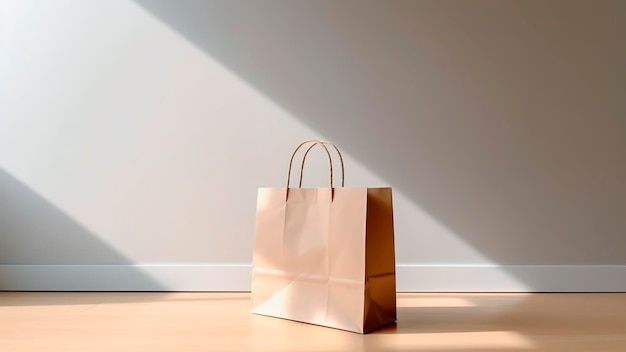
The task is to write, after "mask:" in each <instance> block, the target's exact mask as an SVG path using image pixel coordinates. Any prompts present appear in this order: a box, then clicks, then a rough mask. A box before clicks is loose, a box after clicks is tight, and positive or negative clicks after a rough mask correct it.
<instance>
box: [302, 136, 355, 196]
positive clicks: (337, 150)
mask: <svg viewBox="0 0 626 352" xmlns="http://www.w3.org/2000/svg"><path fill="white" fill-rule="evenodd" d="M318 144H321V145H322V146H323V147H325V145H330V146H332V147H333V148H335V151H336V152H337V155H338V156H339V163H340V164H341V187H345V186H346V177H345V175H346V171H345V168H344V164H343V156H342V155H341V152H340V151H339V148H337V146H336V145H335V143H332V142H329V141H320V140H318V141H317V143H315V144H312V145H310V146H309V147H308V148H307V149H306V151H305V152H304V156H303V157H302V164H301V165H300V181H299V182H298V188H302V177H303V175H304V162H305V161H306V157H307V155H309V152H310V151H311V149H313V147H315V146H316V145H318ZM331 177H332V176H331ZM331 188H332V185H331Z"/></svg>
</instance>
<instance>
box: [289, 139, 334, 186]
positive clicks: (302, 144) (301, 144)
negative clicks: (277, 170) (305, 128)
mask: <svg viewBox="0 0 626 352" xmlns="http://www.w3.org/2000/svg"><path fill="white" fill-rule="evenodd" d="M309 143H315V144H313V145H312V146H310V147H309V149H307V152H308V151H309V150H311V148H313V147H314V146H316V145H318V144H320V145H321V146H322V147H323V148H324V150H325V151H326V156H327V157H328V166H329V170H330V179H329V184H330V188H331V189H332V188H333V158H332V157H331V156H330V152H329V151H328V148H327V147H326V145H325V144H324V143H322V142H321V141H319V140H317V139H309V140H306V141H304V142H302V143H300V144H299V145H298V146H297V147H296V149H294V151H293V153H291V159H289V169H288V170H287V192H289V182H290V181H291V168H292V166H293V159H294V158H295V156H296V153H298V150H300V148H302V146H304V145H305V144H309ZM303 168H304V159H302V166H301V168H300V171H301V172H300V184H299V187H302V170H303Z"/></svg>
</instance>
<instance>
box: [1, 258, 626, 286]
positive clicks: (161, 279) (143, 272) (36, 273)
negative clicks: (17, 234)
mask: <svg viewBox="0 0 626 352" xmlns="http://www.w3.org/2000/svg"><path fill="white" fill-rule="evenodd" d="M250 278H251V265H250V264H249V263H201V264H134V265H0V290H3V291H249V290H250ZM397 288H398V291H400V292H407V291H409V292H411V291H412V292H626V265H575V266H572V265H438V264H437V265H425V264H398V266H397Z"/></svg>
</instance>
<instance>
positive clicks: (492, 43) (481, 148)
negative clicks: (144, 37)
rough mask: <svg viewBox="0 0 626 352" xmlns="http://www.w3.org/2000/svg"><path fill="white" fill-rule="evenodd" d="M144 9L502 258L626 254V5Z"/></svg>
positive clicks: (561, 259) (172, 5) (144, 2)
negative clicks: (624, 95) (625, 65)
mask: <svg viewBox="0 0 626 352" xmlns="http://www.w3.org/2000/svg"><path fill="white" fill-rule="evenodd" d="M135 2H136V3H138V4H140V5H141V6H143V7H144V8H145V9H147V10H148V11H149V12H151V13H152V14H154V15H155V16H156V17H157V18H159V19H161V20H162V21H163V22H164V23H166V24H167V25H169V26H170V27H171V28H173V29H174V30H176V31H177V32H178V33H180V34H181V35H182V36H184V37H185V38H187V39H188V40H190V41H191V42H193V43H194V44H195V45H197V46H198V47H199V48H201V49H202V50H204V51H205V52H206V53H207V54H208V55H210V56H211V57H213V58H215V59H216V60H218V61H220V62H221V63H222V64H223V65H225V66H226V67H227V68H228V69H230V70H231V71H232V72H234V73H236V74H237V75H238V76H240V77H241V78H243V79H244V80H245V81H247V82H249V83H250V84H251V85H252V86H254V87H255V88H256V89H257V90H258V91H260V92H262V93H263V94H265V95H266V96H267V97H268V98H269V99H271V100H273V101H274V102H276V103H277V104H279V105H280V106H282V107H284V108H285V109H287V110H288V111H290V113H291V114H292V115H293V116H294V117H296V118H298V119H300V120H302V121H303V122H304V123H306V124H307V125H309V126H310V127H312V128H314V129H315V130H317V131H319V132H320V133H321V134H322V135H324V136H326V137H327V138H329V139H330V140H332V141H335V142H336V143H338V144H339V145H340V146H341V147H342V148H343V149H345V150H346V151H347V152H348V153H350V154H351V155H353V156H354V157H356V158H357V159H358V160H359V161H360V162H362V163H363V164H364V165H365V166H367V167H369V168H370V169H371V170H372V171H373V172H375V173H377V174H378V175H380V176H381V177H383V178H384V179H385V180H386V181H387V182H389V183H390V184H391V185H392V186H393V187H395V189H396V190H397V191H399V192H401V193H402V194H404V195H405V196H406V197H407V198H409V199H410V200H411V201H412V202H414V203H415V204H416V205H418V206H419V207H420V208H422V209H424V210H426V211H427V212H429V213H430V214H431V215H433V216H434V217H435V218H436V219H438V220H439V221H440V222H441V223H442V224H445V226H447V227H449V228H450V229H452V230H453V232H455V233H457V234H459V235H460V236H462V237H463V239H464V240H465V241H466V242H468V243H469V244H471V245H472V246H474V247H475V248H476V249H477V250H478V251H480V252H481V253H483V254H484V255H485V256H486V257H488V258H489V259H490V260H492V261H493V262H495V263H499V264H516V265H524V264H535V265H570V264H571V265H575V264H579V265H601V264H613V265H621V264H626V236H624V234H626V217H625V216H624V214H626V182H624V180H626V120H625V119H624V118H623V117H624V116H626V101H625V100H624V99H623V88H624V87H625V86H626V70H624V69H623V68H624V67H623V63H624V62H626V42H625V41H623V40H622V39H623V38H621V37H622V35H621V33H625V32H626V18H625V17H624V16H625V15H624V14H625V13H626V11H623V10H626V9H625V7H626V3H624V2H611V1H600V2H594V3H593V4H592V3H589V2H572V1H551V2H546V3H536V2H522V1H519V2H484V1H472V2H452V1H393V2H385V1H373V2H372V1H365V2H363V1H359V2H351V1H342V2H335V1H310V2H293V1H264V2H248V1H185V2H171V1H164V0H155V1H149V0H135ZM416 245H417V244H416ZM522 279H523V278H522ZM531 281H532V280H531ZM530 284H532V283H530Z"/></svg>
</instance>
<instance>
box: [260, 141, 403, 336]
mask: <svg viewBox="0 0 626 352" xmlns="http://www.w3.org/2000/svg"><path fill="white" fill-rule="evenodd" d="M307 144H309V148H308V149H307V150H306V153H305V156H304V157H303V160H302V166H301V168H300V171H301V174H300V182H299V186H298V188H290V187H289V178H290V176H291V168H292V164H293V160H294V157H295V155H296V154H297V152H298V150H299V149H300V148H301V147H302V146H304V145H307ZM327 145H330V146H333V147H334V149H335V150H336V152H337V154H338V156H339V159H340V161H341V169H342V173H341V175H342V187H339V188H334V187H333V169H332V157H331V154H330V152H329V150H328V148H327V147H326V146H327ZM316 146H317V147H322V150H324V151H325V153H326V154H327V156H328V159H329V165H330V182H329V183H330V185H329V186H330V187H328V188H301V185H302V171H303V168H304V162H305V158H306V154H308V152H309V151H310V150H311V148H313V147H316ZM287 177H288V180H287V187H285V188H261V189H259V193H258V203H257V213H256V228H255V242H254V255H253V277H252V305H253V310H252V312H253V313H256V314H262V315H268V316H273V317H278V318H284V319H290V320H296V321H300V322H305V323H311V324H317V325H323V326H328V327H332V328H337V329H343V330H349V331H354V332H359V333H367V332H370V331H372V330H375V329H377V328H379V327H381V326H383V325H386V324H390V323H392V322H394V321H395V320H396V280H395V279H396V276H395V255H394V232H393V208H392V199H391V188H365V187H355V188H347V187H343V159H342V158H341V153H340V152H339V149H337V147H336V146H335V145H334V144H332V143H329V142H323V141H317V140H312V141H305V142H302V143H301V144H300V145H299V146H298V147H297V148H296V149H295V150H294V152H293V154H292V156H291V161H290V163H289V171H288V176H287Z"/></svg>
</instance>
